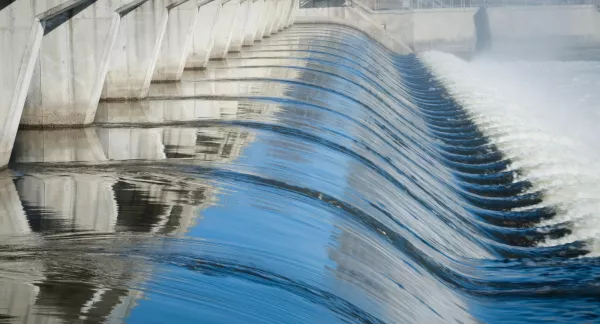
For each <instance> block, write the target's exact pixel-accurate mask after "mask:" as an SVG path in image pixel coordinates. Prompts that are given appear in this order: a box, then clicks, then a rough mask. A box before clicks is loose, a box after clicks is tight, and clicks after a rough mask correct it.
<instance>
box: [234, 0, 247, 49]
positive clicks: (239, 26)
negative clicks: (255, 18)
mask: <svg viewBox="0 0 600 324" xmlns="http://www.w3.org/2000/svg"><path fill="white" fill-rule="evenodd" d="M251 9H252V0H242V1H240V8H239V9H238V11H239V12H238V16H237V19H236V20H235V24H234V26H233V33H232V34H231V44H230V45H229V52H239V51H240V50H241V49H242V45H243V42H244V36H245V31H246V27H247V24H248V19H249V17H250V14H251Z"/></svg>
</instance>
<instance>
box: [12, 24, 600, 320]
mask: <svg viewBox="0 0 600 324" xmlns="http://www.w3.org/2000/svg"><path fill="white" fill-rule="evenodd" d="M449 90H450V91H455V89H454V88H452V89H450V87H449ZM470 114H472V110H469V109H466V110H463V108H462V107H460V106H458V105H457V104H456V103H455V101H454V100H453V99H452V98H451V97H450V96H449V95H448V94H447V93H446V92H445V91H444V89H443V87H442V84H441V83H438V82H436V81H435V80H434V78H433V76H432V75H431V74H430V72H429V71H428V70H427V69H426V68H425V67H424V65H423V64H422V63H421V62H420V61H419V60H418V58H417V57H414V56H408V57H398V56H394V55H393V54H391V53H389V52H388V51H386V50H385V49H384V48H382V47H381V46H380V45H378V44H376V43H374V42H373V41H371V40H370V39H368V38H367V37H366V36H364V35H362V34H360V33H358V32H356V31H354V30H351V29H347V28H344V27H341V26H333V25H330V26H318V25H316V26H315V25H311V26H295V27H293V28H292V29H291V30H289V31H286V32H285V33H281V34H279V35H276V36H274V37H272V38H270V39H268V40H265V41H263V42H262V43H261V44H260V45H258V46H255V47H252V48H249V49H245V50H244V51H243V52H242V53H240V54H236V55H232V56H230V57H229V58H228V60H227V61H223V62H212V63H211V65H210V66H209V69H208V70H206V71H189V72H186V73H185V74H184V81H183V82H182V83H181V84H156V85H153V88H152V89H151V99H150V100H148V101H144V102H131V103H103V104H102V105H101V107H100V108H99V111H98V115H97V118H96V122H97V124H96V126H95V127H93V128H87V129H60V130H45V131H40V130H21V131H20V133H19V135H18V139H17V143H16V146H15V150H14V152H13V161H12V164H11V167H10V170H8V171H5V172H4V174H3V175H2V177H1V178H0V182H1V183H2V185H1V187H0V188H1V189H0V206H1V207H0V222H1V226H0V229H1V230H0V235H1V242H2V245H3V248H2V249H1V250H0V260H1V261H0V287H1V288H0V314H2V315H1V316H0V321H5V322H16V323H98V322H106V323H120V322H127V323H164V322H173V323H186V322H194V323H197V322H203V323H204V322H205V323H347V322H364V323H403V322H414V323H448V322H461V323H478V322H531V321H535V322H543V321H551V320H553V321H560V322H577V323H579V322H582V321H595V320H596V319H597V316H598V314H599V312H598V300H597V296H598V288H597V287H598V286H597V277H598V274H599V272H598V270H597V269H598V266H597V261H596V260H597V259H596V258H595V257H590V254H589V253H590V251H592V250H593V249H592V248H590V245H589V244H587V242H584V241H581V240H577V239H575V240H571V239H568V242H566V243H560V244H553V245H552V244H545V243H547V242H550V240H558V239H564V238H568V237H571V236H572V234H573V233H574V231H573V229H572V227H569V226H566V225H565V224H564V223H560V222H554V223H553V222H552V220H553V219H555V217H558V215H559V214H560V213H557V211H556V209H555V208H553V207H552V206H545V205H544V202H545V201H546V200H545V199H547V196H546V195H545V194H544V190H543V189H540V188H539V187H538V184H537V182H535V181H533V180H531V179H529V178H525V179H522V178H521V175H520V174H521V173H525V172H526V170H525V169H520V168H517V169H515V166H514V164H513V159H514V157H513V156H512V155H511V156H510V159H509V158H508V157H509V156H508V155H506V154H507V153H500V151H498V149H499V148H502V146H501V145H500V144H498V143H496V142H495V138H494V137H493V136H491V135H489V134H490V133H489V132H488V131H487V128H485V129H483V130H482V131H480V130H479V129H478V128H476V127H475V123H477V124H478V125H479V127H482V125H483V124H481V123H478V122H479V120H477V119H475V123H473V122H472V120H471V119H472V116H471V115H470ZM484 134H485V135H484ZM523 168H526V165H523ZM541 205H544V206H541Z"/></svg>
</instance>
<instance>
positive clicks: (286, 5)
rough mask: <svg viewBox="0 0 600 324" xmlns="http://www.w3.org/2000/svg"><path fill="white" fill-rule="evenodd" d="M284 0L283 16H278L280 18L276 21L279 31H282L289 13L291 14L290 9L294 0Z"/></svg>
mask: <svg viewBox="0 0 600 324" xmlns="http://www.w3.org/2000/svg"><path fill="white" fill-rule="evenodd" d="M282 2H283V4H282V6H283V8H282V9H281V10H282V11H281V16H279V17H278V19H279V20H278V21H277V23H276V25H277V30H278V31H282V30H283V29H284V28H285V24H286V22H287V18H288V15H289V14H290V10H291V9H292V0H283V1H282Z"/></svg>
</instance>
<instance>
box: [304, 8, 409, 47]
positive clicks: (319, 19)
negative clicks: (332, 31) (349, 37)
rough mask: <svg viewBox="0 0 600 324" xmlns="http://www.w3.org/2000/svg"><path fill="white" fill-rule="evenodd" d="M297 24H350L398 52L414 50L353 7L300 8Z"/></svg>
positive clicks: (349, 25)
mask: <svg viewBox="0 0 600 324" xmlns="http://www.w3.org/2000/svg"><path fill="white" fill-rule="evenodd" d="M294 19H295V23H296V24H323V23H325V24H338V25H344V26H348V27H351V28H354V29H357V30H359V31H362V32H363V33H365V34H367V35H368V36H369V37H371V38H373V39H374V40H376V41H378V42H379V43H381V44H382V45H383V46H385V47H387V48H388V49H389V50H391V51H393V52H395V53H398V54H407V53H410V52H412V50H411V49H410V48H409V47H408V46H406V45H405V44H403V43H402V42H400V41H399V40H397V39H396V38H395V37H393V36H392V35H391V34H390V33H388V32H387V31H386V30H385V29H383V28H381V27H380V26H378V25H376V24H375V23H373V22H372V21H370V20H367V19H365V18H364V17H363V16H361V15H360V14H359V13H358V12H357V11H356V10H355V9H354V8H352V7H340V8H310V9H298V10H297V15H296V16H295V18H294Z"/></svg>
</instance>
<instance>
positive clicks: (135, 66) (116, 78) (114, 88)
mask: <svg viewBox="0 0 600 324" xmlns="http://www.w3.org/2000/svg"><path fill="white" fill-rule="evenodd" d="M174 2H175V0H148V1H146V2H145V3H143V4H141V5H140V6H139V7H137V8H136V9H135V10H133V11H131V12H129V13H128V14H127V15H125V16H124V17H123V18H122V19H121V24H120V29H119V33H118V37H117V40H116V44H115V46H114V49H113V51H112V55H111V58H110V64H109V68H108V74H107V76H106V82H105V84H104V89H103V90H102V99H112V100H115V99H140V98H144V97H145V96H147V94H148V88H149V87H150V82H151V81H152V76H153V74H154V69H155V67H156V63H157V61H158V56H159V54H160V48H161V44H162V41H163V38H164V35H165V31H166V28H167V22H168V17H169V13H168V8H167V7H168V6H169V5H171V4H173V3H174Z"/></svg>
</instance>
